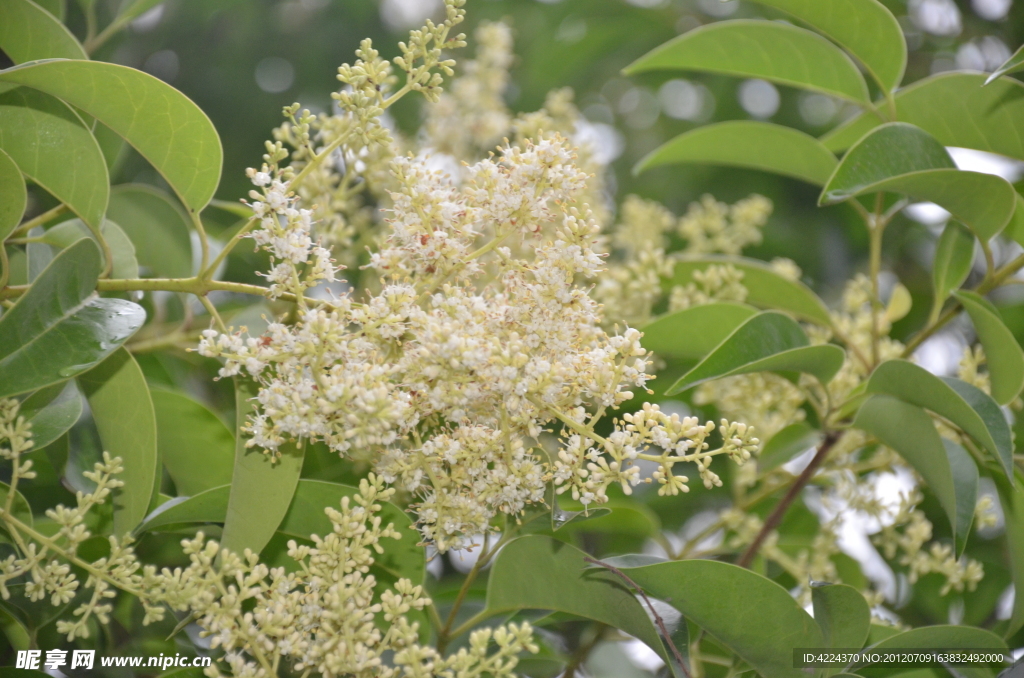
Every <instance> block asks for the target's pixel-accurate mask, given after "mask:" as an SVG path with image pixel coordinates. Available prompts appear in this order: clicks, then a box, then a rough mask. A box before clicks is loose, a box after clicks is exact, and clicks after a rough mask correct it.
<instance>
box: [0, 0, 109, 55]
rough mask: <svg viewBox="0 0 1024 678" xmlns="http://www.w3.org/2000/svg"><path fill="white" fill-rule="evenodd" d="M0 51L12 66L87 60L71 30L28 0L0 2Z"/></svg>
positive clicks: (5, 0)
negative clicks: (38, 60)
mask: <svg viewBox="0 0 1024 678" xmlns="http://www.w3.org/2000/svg"><path fill="white" fill-rule="evenodd" d="M0 49H2V50H3V51H4V53H5V54H7V56H9V57H10V58H11V61H13V62H14V63H16V64H23V63H25V62H26V61H35V60H36V59H88V58H89V56H88V55H87V54H86V53H85V50H84V49H82V46H81V45H80V44H79V43H78V40H77V39H76V38H75V36H74V35H72V34H71V31H69V30H68V29H67V28H66V27H65V26H64V24H62V23H61V22H60V21H58V20H57V18H56V17H55V16H53V15H52V14H50V13H49V12H47V11H46V10H45V9H43V8H42V7H40V6H39V5H37V4H36V3H34V2H32V0H4V1H3V2H0Z"/></svg>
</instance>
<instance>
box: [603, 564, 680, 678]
mask: <svg viewBox="0 0 1024 678" xmlns="http://www.w3.org/2000/svg"><path fill="white" fill-rule="evenodd" d="M583 560H585V561H587V562H588V563H592V564H594V565H598V566H600V567H603V568H604V569H606V570H608V571H609V572H611V573H612V574H614V575H615V576H616V577H618V578H619V579H621V580H622V581H624V582H626V584H627V585H628V586H630V587H632V588H633V589H634V590H636V591H637V592H638V593H639V594H640V597H641V598H643V599H644V603H646V604H647V609H649V610H650V611H651V616H652V617H654V623H655V624H657V625H658V630H659V631H661V635H662V637H664V639H665V642H666V643H667V644H668V647H669V649H670V650H672V656H673V657H675V659H676V662H677V663H678V664H679V668H680V669H681V670H682V672H683V675H685V676H686V678H691V677H690V669H689V668H687V666H686V662H685V661H683V656H682V655H681V654H679V648H677V647H676V644H675V643H673V642H672V635H671V634H670V633H669V632H668V629H667V628H666V627H665V620H664V619H662V618H661V615H660V614H658V611H657V610H655V609H654V604H653V603H651V599H650V598H648V597H647V594H646V593H644V590H643V589H642V588H640V587H639V586H637V583H636V582H635V581H633V580H632V579H630V578H629V577H628V576H626V573H625V572H623V571H622V570H620V569H619V568H617V567H615V566H614V565H609V564H608V563H604V562H601V561H600V560H597V559H596V558H591V557H590V556H583ZM680 623H682V624H685V623H686V622H685V621H680Z"/></svg>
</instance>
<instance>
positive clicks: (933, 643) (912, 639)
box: [873, 625, 1006, 650]
mask: <svg viewBox="0 0 1024 678" xmlns="http://www.w3.org/2000/svg"><path fill="white" fill-rule="evenodd" d="M936 647H941V648H943V649H946V650H960V649H971V648H978V649H979V650H982V649H984V650H1005V649H1006V643H1004V642H1003V639H1002V638H1000V637H999V636H997V635H996V634H994V633H992V632H991V631H986V630H985V629H979V628H976V627H973V626H945V625H942V626H923V627H921V628H916V629H910V630H909V631H904V632H902V633H897V634H895V635H892V636H889V637H888V638H886V639H885V640H883V641H882V642H880V643H878V644H877V645H874V646H873V649H875V650H885V649H887V648H907V649H918V648H936Z"/></svg>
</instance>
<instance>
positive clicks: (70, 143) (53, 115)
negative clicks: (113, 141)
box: [0, 61, 110, 228]
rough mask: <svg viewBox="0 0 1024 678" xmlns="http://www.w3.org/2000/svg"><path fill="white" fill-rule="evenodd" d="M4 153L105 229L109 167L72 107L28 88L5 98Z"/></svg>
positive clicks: (0, 144) (0, 134)
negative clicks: (104, 217)
mask: <svg viewBox="0 0 1024 678" xmlns="http://www.w3.org/2000/svg"><path fill="white" fill-rule="evenodd" d="M61 63H75V62H70V61H67V62H61ZM3 73H6V71H0V75H2V74H3ZM0 149H2V150H4V151H6V152H7V154H8V155H10V156H11V159H13V160H14V162H15V163H17V165H18V167H19V168H20V169H21V171H22V172H23V173H24V174H25V176H27V177H28V178H29V179H31V180H32V181H34V182H35V183H37V184H39V186H40V187H42V188H44V189H45V190H46V191H48V192H49V193H51V194H53V196H54V197H55V198H57V199H58V200H60V201H61V202H63V203H64V204H65V205H67V206H68V207H69V208H70V209H71V211H72V212H74V213H75V214H77V215H78V216H79V217H81V218H82V220H83V221H85V222H86V223H87V224H90V225H92V226H93V227H95V228H99V227H100V224H101V223H102V221H103V212H104V211H105V210H106V208H107V195H108V193H109V192H110V178H109V177H108V175H107V164H106V161H105V160H104V159H103V152H102V151H101V150H100V147H99V145H98V144H97V143H96V139H95V138H93V136H92V132H90V131H89V129H88V128H87V127H86V126H85V123H84V122H82V119H81V118H80V117H79V116H78V114H77V113H75V111H74V110H72V109H71V107H70V106H68V105H67V104H65V103H64V102H62V101H60V100H59V99H55V98H54V97H52V96H49V95H47V94H44V93H42V92H37V91H35V90H32V89H28V88H25V87H18V88H17V89H13V90H11V91H9V92H4V93H2V94H0Z"/></svg>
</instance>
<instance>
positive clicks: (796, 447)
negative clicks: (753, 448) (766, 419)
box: [757, 421, 822, 472]
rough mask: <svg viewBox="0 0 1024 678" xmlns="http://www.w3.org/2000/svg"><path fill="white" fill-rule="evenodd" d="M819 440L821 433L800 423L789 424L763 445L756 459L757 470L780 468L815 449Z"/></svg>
mask: <svg viewBox="0 0 1024 678" xmlns="http://www.w3.org/2000/svg"><path fill="white" fill-rule="evenodd" d="M821 439H822V434H821V431H818V430H817V429H814V428H811V427H810V426H809V425H808V424H806V423H804V422H802V421H800V422H797V423H795V424H790V425H789V426H787V427H786V428H784V429H782V430H781V431H779V432H778V433H776V434H775V435H773V436H772V437H771V439H770V440H769V441H768V442H767V443H765V445H764V448H763V449H762V450H761V454H760V456H758V458H757V470H758V471H762V472H763V471H770V470H771V469H773V468H777V467H779V466H782V465H783V464H785V463H786V462H787V461H789V460H790V459H792V458H793V457H795V456H796V455H798V454H802V453H803V452H806V451H807V450H809V449H811V448H812V447H817V446H818V443H820V442H821Z"/></svg>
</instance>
